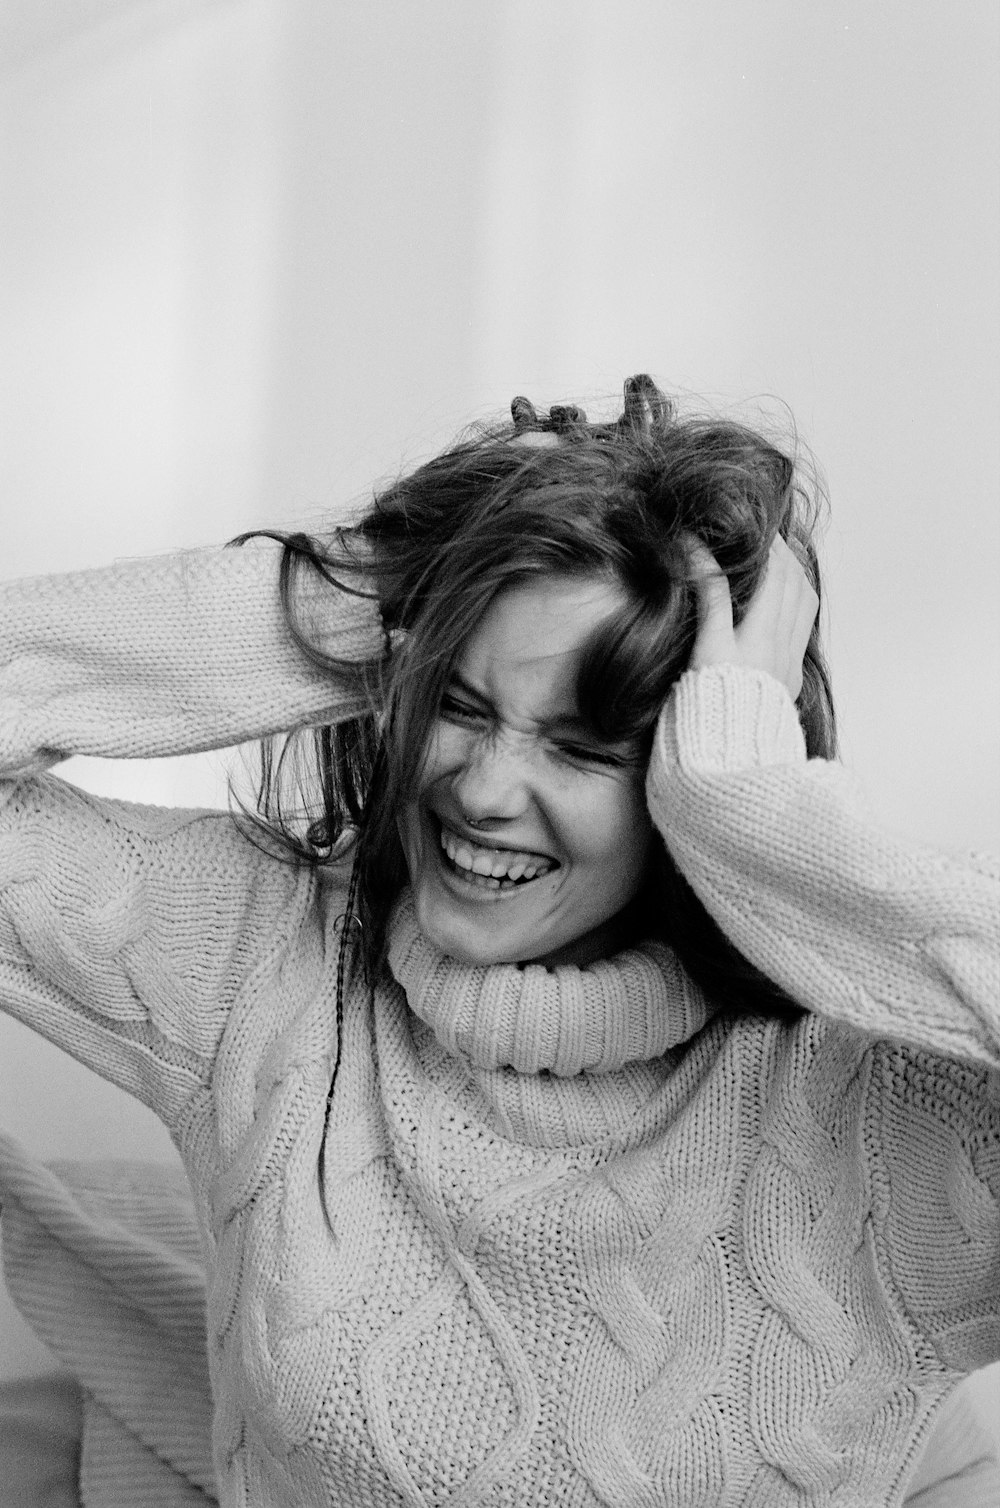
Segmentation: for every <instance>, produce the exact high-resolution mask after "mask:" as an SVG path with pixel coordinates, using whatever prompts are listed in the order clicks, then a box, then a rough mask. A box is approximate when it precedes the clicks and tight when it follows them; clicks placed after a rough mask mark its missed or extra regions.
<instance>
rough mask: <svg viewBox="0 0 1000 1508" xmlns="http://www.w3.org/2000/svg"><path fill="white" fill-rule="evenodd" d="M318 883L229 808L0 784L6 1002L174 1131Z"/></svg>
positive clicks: (0, 960)
mask: <svg viewBox="0 0 1000 1508" xmlns="http://www.w3.org/2000/svg"><path fill="white" fill-rule="evenodd" d="M316 887H317V882H316V880H315V879H314V877H313V875H312V873H311V872H309V871H307V870H303V869H299V868H296V867H294V866H292V865H289V864H284V863H281V862H279V861H277V860H275V859H273V858H270V857H268V856H267V855H265V854H264V853H262V852H261V851H260V850H259V849H257V848H256V847H255V846H254V845H253V844H252V843H251V842H250V841H249V840H248V839H247V838H245V837H244V836H243V834H242V833H241V832H240V831H239V830H238V829H237V827H236V825H235V823H234V822H233V821H232V819H231V818H230V816H229V814H228V813H226V812H196V811H182V810H168V809H165V808H158V807H143V806H138V805H134V804H131V803H127V802H119V801H104V800H100V799H98V798H96V797H94V796H90V795H88V794H86V793H84V792H82V791H78V790H77V789H76V788H75V787H73V786H71V785H69V784H68V783H67V782H66V781H63V780H60V779H59V778H57V777H56V776H54V775H42V776H38V777H28V778H25V779H22V780H19V781H17V782H7V783H0V1008H2V1009H3V1010H5V1011H7V1012H9V1013H10V1014H11V1015H13V1016H16V1017H17V1018H18V1019H19V1020H21V1021H23V1022H25V1024H26V1025H28V1026H30V1027H32V1028H33V1029H34V1030H36V1031H38V1032H40V1033H41V1034H42V1035H43V1036H46V1037H48V1038H49V1040H50V1041H52V1042H54V1043H55V1044H56V1045H57V1046H59V1047H61V1048H63V1049H64V1050H65V1051H67V1052H69V1053H71V1054H72V1056H73V1057H75V1058H77V1059H78V1060H79V1061H80V1062H81V1063H84V1064H86V1065H87V1066H88V1067H90V1068H93V1069H94V1070H95V1072H97V1073H99V1074H100V1075H101V1076H102V1077H103V1078H106V1079H110V1080H111V1082H112V1083H115V1084H117V1085H119V1087H120V1088H122V1089H125V1090H126V1091H127V1092H128V1093H130V1094H133V1095H135V1097H136V1098H137V1099H140V1100H141V1101H142V1102H143V1103H144V1104H146V1105H148V1106H149V1107H150V1108H151V1109H152V1110H153V1111H154V1112H155V1113H156V1114H157V1115H158V1116H159V1117H160V1119H161V1120H163V1121H164V1122H165V1124H166V1125H167V1127H168V1128H169V1129H171V1130H173V1129H174V1128H175V1127H176V1125H177V1122H178V1119H179V1117H180V1115H181V1112H182V1111H183V1109H184V1107H185V1105H186V1104H187V1102H188V1100H189V1099H190V1097H191V1095H192V1094H193V1093H195V1091H197V1090H198V1089H199V1088H203V1087H206V1086H207V1085H208V1084H209V1082H210V1079H211V1074H212V1069H213V1066H214V1061H215V1056H216V1052H217V1049H218V1045H219V1042H220V1040H221V1037H222V1032H223V1029H224V1027H225V1025H226V1022H227V1020H228V1017H229V1014H230V1011H231V1009H232V1006H233V1004H234V1002H235V1001H236V1000H237V998H239V997H240V996H241V995H242V994H243V993H244V992H246V991H247V990H254V989H261V990H263V991H264V993H265V994H266V980H267V977H268V969H269V968H270V967H272V966H275V967H276V963H275V960H277V959H279V958H280V957H281V956H282V954H283V951H284V949H285V946H286V944H287V941H288V939H289V938H291V937H292V936H293V933H294V930H295V929H296V928H299V927H301V926H302V925H303V923H304V922H307V921H308V919H309V917H310V916H311V914H313V912H314V910H315V904H316V895H317V889H316Z"/></svg>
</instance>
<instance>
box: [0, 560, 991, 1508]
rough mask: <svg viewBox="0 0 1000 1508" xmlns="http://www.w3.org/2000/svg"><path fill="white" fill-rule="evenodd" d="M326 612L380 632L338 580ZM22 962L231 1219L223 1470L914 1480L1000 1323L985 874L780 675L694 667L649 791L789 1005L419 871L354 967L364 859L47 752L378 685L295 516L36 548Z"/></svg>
mask: <svg viewBox="0 0 1000 1508" xmlns="http://www.w3.org/2000/svg"><path fill="white" fill-rule="evenodd" d="M314 606H315V613H314V622H315V626H316V629H317V631H318V632H322V633H323V634H324V635H325V636H326V639H327V642H328V647H330V648H332V649H334V650H335V651H336V652H338V653H339V654H341V655H344V656H346V657H351V656H353V655H360V654H362V653H364V652H365V650H366V648H367V647H368V646H370V645H371V644H372V643H373V642H374V641H373V636H374V635H376V634H377V633H378V631H379V630H378V625H377V622H376V620H375V617H374V614H373V611H372V609H371V607H370V606H369V605H368V604H366V603H364V602H361V601H359V600H357V599H354V598H346V597H345V598H330V599H329V600H321V599H320V598H319V597H317V599H316V601H315V604H314ZM0 666H2V667H3V668H2V669H0V692H2V707H3V714H2V716H3V721H2V729H0V769H2V770H3V771H4V772H5V773H6V777H7V778H6V780H5V781H4V784H3V798H2V799H3V816H2V850H0V1004H2V1005H3V1006H4V1008H5V1009H7V1010H9V1011H12V1012H13V1013H14V1014H16V1015H18V1016H20V1017H21V1018H22V1019H24V1020H25V1021H27V1022H29V1023H30V1024H31V1025H32V1026H34V1027H35V1028H37V1029H38V1030H39V1031H42V1032H44V1033H45V1034H46V1035H48V1036H50V1037H51V1038H52V1039H53V1040H54V1041H56V1042H58V1043H60V1044H61V1045H62V1046H64V1047H65V1048H67V1049H68V1050H69V1051H70V1052H72V1053H74V1054H75V1055H76V1056H78V1057H79V1058H81V1059H82V1060H83V1061H84V1062H86V1063H89V1064H90V1065H92V1066H93V1067H94V1068H95V1069H96V1070H97V1071H98V1072H99V1073H102V1074H104V1075H106V1076H107V1077H109V1078H111V1079H113V1080H114V1081H115V1082H117V1083H118V1084H120V1085H122V1086H124V1087H125V1088H126V1089H128V1090H129V1091H131V1092H132V1093H133V1094H135V1095H137V1096H138V1097H139V1098H140V1099H142V1100H143V1101H145V1103H146V1104H148V1105H150V1106H152V1108H153V1109H154V1110H155V1111H156V1112H157V1113H158V1114H159V1115H160V1116H161V1117H162V1119H163V1120H164V1121H165V1122H166V1124H167V1126H168V1127H169V1128H170V1131H171V1133H172V1135H173V1137H174V1139H175V1141H176V1144H177V1146H178V1148H179V1150H180V1153H181V1156H182V1158H183V1160H184V1163H185V1166H186V1169H187V1171H188V1175H189V1178H190V1180H191V1183H192V1186H193V1189H194V1192H195V1197H196V1201H197V1205H198V1209H199V1212H200V1219H201V1221H202V1224H203V1227H204V1236H205V1243H206V1250H207V1253H208V1265H209V1285H208V1316H207V1325H208V1346H209V1366H210V1371H211V1378H212V1386H213V1394H214V1398H215V1405H216V1416H215V1427H214V1454H215V1467H216V1475H217V1486H218V1492H219V1496H220V1499H221V1501H222V1502H223V1503H224V1504H227V1505H228V1504H232V1505H236V1504H241V1505H242V1504H248V1505H249V1504H252V1505H254V1508H267V1505H274V1508H278V1505H287V1508H292V1505H296V1508H298V1505H305V1504H320V1503H323V1504H326V1503H336V1504H338V1505H340V1504H345V1505H346V1504H351V1505H359V1508H362V1505H363V1508H367V1505H379V1508H382V1505H385V1508H389V1505H393V1508H397V1505H400V1504H406V1505H413V1508H416V1505H430V1504H433V1505H442V1508H443V1505H444V1504H449V1505H452V1504H453V1505H458V1504H463V1505H472V1504H490V1505H496V1508H499V1505H511V1508H513V1505H537V1504H553V1505H558V1504H573V1505H581V1508H582V1505H586V1504H604V1505H612V1504H614V1505H619V1504H620V1505H629V1508H639V1505H649V1508H652V1505H654V1504H666V1503H679V1504H684V1505H708V1504H712V1505H717V1508H723V1505H737V1504H738V1505H740V1508H765V1505H766V1508H779V1505H783V1504H787V1505H791V1504H796V1505H804V1504H811V1505H831V1508H834V1505H836V1508H846V1505H848V1504H850V1505H856V1508H860V1505H866V1508H868V1505H872V1504H883V1503H884V1504H895V1503H898V1502H899V1501H900V1500H901V1497H902V1494H903V1490H904V1483H905V1481H906V1478H907V1476H908V1475H909V1472H910V1471H911V1469H912V1466H913V1463H914V1461H915V1459H916V1457H917V1455H918V1454H919V1450H920V1448H921V1446H922V1443H923V1441H924V1439H925V1438H926V1435H927V1432H928V1430H929V1427H930V1422H931V1420H932V1418H933V1416H934V1414H935V1411H936V1409H937V1408H938V1406H939V1404H940V1402H941V1400H942V1399H943V1397H944V1396H945V1394H946V1393H947V1391H948V1389H949V1387H950V1386H951V1384H952V1382H953V1381H954V1378H955V1375H956V1374H957V1373H959V1372H962V1371H964V1370H967V1369H970V1368H972V1367H975V1366H978V1365H982V1364H984V1363H985V1362H987V1361H989V1360H992V1359H993V1358H995V1357H997V1356H1000V1316H998V1309H1000V1221H998V1201H1000V1093H998V1083H1000V1081H998V1074H997V1069H998V1067H1000V1019H998V995H1000V981H998V956H1000V947H998V940H997V929H998V910H1000V905H998V891H1000V887H998V877H997V871H996V869H995V868H991V867H990V866H989V865H988V864H987V863H986V862H985V861H980V860H972V859H970V860H957V859H951V858H946V857H944V856H942V855H939V854H937V853H931V852H927V851H924V850H922V849H919V848H916V847H911V846H906V845H905V844H903V843H901V842H899V841H898V840H896V839H894V838H891V837H889V836H887V835H885V834H884V833H882V832H879V831H878V830H877V829H876V828H875V827H874V826H873V825H872V823H871V821H870V820H869V819H868V818H867V817H866V816H865V815H863V814H861V813H860V811H859V807H858V802H857V797H856V793H855V792H854V791H853V789H852V785H851V782H850V780H849V778H848V777H847V775H846V774H845V772H844V770H843V769H842V768H840V767H838V766H837V765H834V764H829V763H825V762H821V761H808V760H807V759H806V757H805V753H804V747H803V741H802V736H801V733H800V730H799V726H798V722H797V718H796V715H795V710H794V708H793V706H792V704H791V702H790V700H789V699H788V697H787V694H786V693H785V691H784V690H783V688H782V687H781V686H779V685H778V683H777V682H775V681H773V680H771V679H770V678H769V677H768V676H766V675H764V674H762V673H756V672H751V671H746V670H740V669H736V668H734V667H721V668H716V669H712V670H703V671H699V672H696V673H688V674H687V675H685V676H684V677H683V678H682V679H681V681H680V682H679V684H678V685H677V687H676V688H675V690H674V692H673V694H672V695H671V697H670V700H669V702H668V704H667V706H666V708H665V709H664V713H663V715H662V718H661V722H660V726H659V729H658V732H657V737H656V742H655V748H654V752H653V756H652V760H651V763H650V768H649V776H648V800H649V807H650V812H651V814H652V817H653V820H654V821H655V823H656V825H657V827H658V828H659V830H660V832H661V833H662V834H663V837H664V839H665V841H666V842H667V844H668V845H669V847H670V850H671V852H672V853H673V854H674V856H675V858H676V860H677V862H678V863H679V865H680V866H681V868H682V869H683V871H684V873H685V874H686V876H687V877H688V879H689V880H690V882H691V884H692V885H693V886H694V888H695V890H696V891H697V892H698V894H699V895H700V896H701V898H702V899H703V901H704V903H705V904H706V906H707V907H708V908H709V910H710V911H711V912H712V914H713V915H714V916H715V917H716V919H717V920H718V921H719V923H720V924H721V926H722V927H723V929H724V930H725V931H726V933H727V934H728V935H729V936H730V937H731V938H732V939H733V940H734V941H735V942H736V944H737V945H738V946H739V947H740V949H741V950H742V951H743V952H744V954H745V955H746V956H747V957H749V958H750V959H752V960H753V961H754V962H755V963H756V964H757V965H758V966H759V967H760V968H761V969H762V970H764V971H765V972H766V973H767V974H769V975H770V976H771V977H772V978H773V979H775V980H777V981H778V982H779V983H780V984H781V985H782V986H783V988H784V989H785V990H786V991H787V992H788V993H789V994H790V995H792V996H793V997H794V998H796V999H797V1000H799V1001H800V1002H801V1003H802V1004H803V1005H804V1006H805V1007H807V1009H808V1014H807V1015H805V1016H804V1017H803V1019H802V1020H801V1021H800V1022H799V1023H797V1024H796V1025H794V1026H788V1025H783V1024H779V1023H777V1022H775V1021H771V1020H765V1019H761V1018H759V1017H757V1016H754V1015H749V1014H741V1012H740V1009H739V1005H740V1002H739V1000H738V999H735V1000H733V1001H730V1002H725V1004H726V1005H727V1006H728V1007H731V1009H727V1010H725V1011H713V1010H712V1009H711V1008H709V1006H708V1005H707V1004H706V1002H705V1001H704V999H703V998H702V996H701V995H700V993H699V992H698V991H697V990H696V989H695V988H694V987H693V986H692V985H691V984H690V982H689V981H688V980H687V979H686V978H685V976H684V974H683V972H682V971H681V969H680V967H679V965H678V964H677V961H676V960H675V959H674V957H673V956H672V954H671V953H670V952H669V951H668V950H667V949H665V948H664V947H662V946H660V945H658V944H648V945H646V946H643V947H640V948H637V949H635V950H633V951H630V952H626V953H623V954H621V955H619V956H617V957H615V958H612V959H609V960H607V961H606V962H602V963H599V964H596V965H594V966H592V967H590V968H585V969H577V968H571V967H560V968H556V969H553V970H551V971H549V970H546V969H544V968H542V967H540V966H529V967H525V968H517V967H515V966H512V965H498V966H495V967H490V968H483V967H471V966H464V965H460V964H457V963H456V962H455V961H454V960H451V959H448V958H446V957H443V956H441V955H440V954H438V953H437V952H435V950H434V949H433V948H432V947H430V946H429V945H428V943H427V942H426V941H425V940H424V939H423V938H422V937H421V936H420V934H419V932H418V931H417V929H416V926H415V923H414V917H413V911H412V907H411V905H410V902H409V897H408V895H406V894H405V893H404V895H403V896H401V897H400V899H399V902H398V904H397V907H396V910H395V914H394V917H393V921H392V929H391V951H390V966H391V974H392V978H391V979H387V980H386V981H385V982H384V983H382V984H381V985H380V986H379V987H378V989H377V990H376V991H375V995H374V1001H373V1002H372V1001H370V1000H369V998H368V995H367V993H366V991H365V990H364V989H363V988H361V987H360V986H359V987H357V988H355V989H353V990H352V991H351V992H349V994H348V998H347V1002H346V1020H345V1027H344V1030H345V1040H344V1044H343V1064H342V1068H341V1071H340V1074H339V1077H338V1080H337V1086H336V1093H335V1097H334V1101H333V1105H332V1113H331V1116H330V1122H329V1127H328V1130H327V1133H326V1134H327V1143H326V1160H325V1166H326V1177H327V1187H326V1191H325V1192H326V1201H327V1205H328V1208H329V1211H330V1215H331V1220H332V1231H331V1230H330V1229H328V1228H327V1225H326V1224H325V1222H324V1218H323V1214H322V1209H321V1203H320V1191H319V1187H318V1181H317V1179H318V1173H317V1169H318V1162H319V1157H318V1154H319V1149H320V1140H321V1137H322V1135H323V1126H324V1106H325V1100H326V1094H327V1088H328V1085H329V1082H330V1074H331V1064H332V1061H333V1056H334V1045H335V1044H334V1041H333V1034H334V1010H333V1006H334V999H335V977H336V964H337V944H338V939H339V928H340V926H341V925H342V912H343V898H342V895H343V892H342V884H341V882H342V879H343V876H342V875H340V874H339V873H337V872H336V871H332V872H331V873H329V874H324V873H317V872H310V871H307V870H303V869H295V868H292V867H290V866H287V865H284V864H281V863H278V862H276V861H275V860H273V859H271V858H268V857H267V856H265V855H264V854H263V853H261V852H260V851H259V850H257V849H256V848H255V847H253V846H252V845H251V844H249V843H248V842H247V841H246V840H245V839H244V838H243V837H242V836H241V835H240V834H239V832H238V831H237V830H236V828H235V826H234V825H233V824H232V822H231V821H230V819H229V818H228V817H227V816H226V815H224V814H218V813H204V812H202V813H199V812H189V811H164V810H156V809H152V808H141V807H136V806H131V805H126V804H123V803H115V802H107V801H99V800H95V799H93V798H91V797H89V796H86V795H83V794H81V793H80V792H78V791H77V790H75V789H73V788H72V787H70V786H69V785H67V784H66V783H65V782H62V781H60V780H58V779H57V778H55V777H54V776H52V775H50V774H47V773H43V771H44V767H45V766H46V765H48V764H51V763H52V762H53V761H54V760H55V759H57V758H59V757H60V756H62V755H66V754H69V753H74V752H83V753H92V754H111V755H118V756H143V755H146V756H149V755H157V754H166V753H173V752H179V751H183V750H191V749H195V748H206V747H211V746H220V745H224V744H229V743H233V742H235V741H237V740H241V739H245V738H248V737H251V736H256V735H258V734H260V733H263V732H266V731H269V730H273V729H279V728H287V727H291V726H295V725H300V724H305V723H310V722H318V721H323V720H333V719H335V718H336V717H338V716H345V715H349V714H350V712H351V711H352V710H354V709H352V707H351V706H350V705H349V704H348V703H347V702H346V700H345V699H344V697H343V695H342V693H339V692H338V689H337V687H336V686H331V684H330V682H329V680H328V679H326V678H324V677H322V676H321V675H319V674H318V673H317V672H316V671H315V670H314V668H313V667H312V666H310V665H309V664H307V663H306V662H305V661H304V660H303V659H302V657H301V656H300V655H299V653H298V651H297V650H296V649H295V647H294V645H293V643H292V641H291V640H290V638H289V636H288V635H287V633H286V631H285V628H284V625H283V621H282V618H281V613H280V609H279V606H278V600H277V590H276V560H275V552H274V549H273V547H272V546H270V545H267V544H265V543H260V542H258V543H254V544H251V545H249V546H247V547H245V548H244V549H243V550H240V551H218V552H216V551H207V552H196V553H193V554H188V555H184V556H179V557H170V558H168V559H166V560H157V561H151V562H132V563H126V564H124V565H120V566H117V567H114V568H112V569H110V570H107V571H101V572H87V573H80V574H78V575H75V576H69V577H61V578H53V579H49V580H43V581H33V582H25V583H19V584H15V585H13V586H12V587H9V588H7V589H5V591H4V593H3V609H2V613H0Z"/></svg>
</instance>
